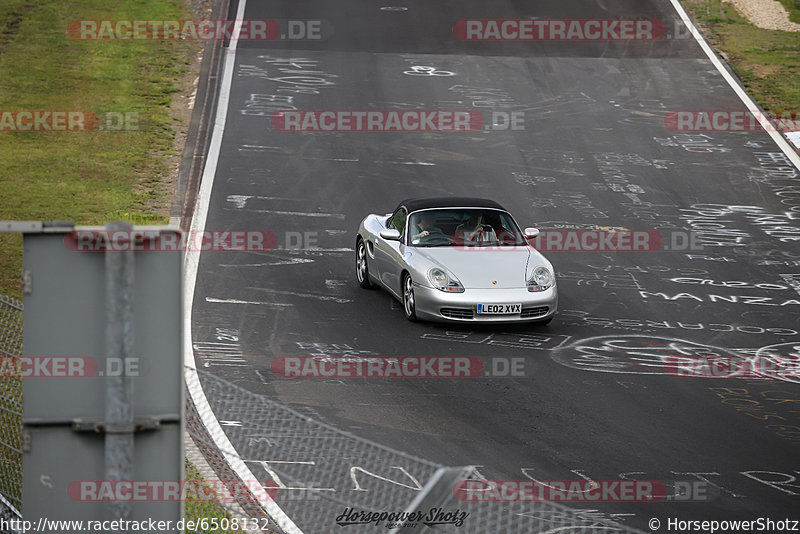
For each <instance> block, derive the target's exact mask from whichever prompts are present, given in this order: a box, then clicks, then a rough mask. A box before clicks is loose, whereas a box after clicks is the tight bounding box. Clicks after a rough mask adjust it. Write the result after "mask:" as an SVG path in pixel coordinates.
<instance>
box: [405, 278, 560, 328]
mask: <svg viewBox="0 0 800 534" xmlns="http://www.w3.org/2000/svg"><path fill="white" fill-rule="evenodd" d="M414 297H415V300H416V307H417V310H416V311H417V317H418V318H420V319H425V320H428V321H446V322H458V323H524V322H538V321H543V320H546V319H549V318H550V317H552V316H554V315H555V314H556V310H557V308H558V285H557V284H556V285H554V286H553V287H551V288H550V289H546V290H544V291H539V292H536V293H533V292H530V291H528V290H527V288H524V287H522V288H513V289H467V290H466V291H464V292H463V293H445V292H443V291H439V290H438V289H434V288H432V287H426V286H422V285H417V284H414ZM510 303H521V304H522V313H517V314H508V315H506V314H503V315H479V314H478V313H477V309H478V304H510Z"/></svg>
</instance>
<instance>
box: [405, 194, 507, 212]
mask: <svg viewBox="0 0 800 534" xmlns="http://www.w3.org/2000/svg"><path fill="white" fill-rule="evenodd" d="M399 206H405V207H406V209H407V210H408V212H409V213H411V212H414V211H418V210H424V209H430V208H494V209H499V210H503V211H506V209H505V208H504V207H503V206H501V205H500V204H498V203H497V202H495V201H494V200H488V199H485V198H472V197H431V198H409V199H406V200H404V201H402V202H401V203H400V204H399V205H398V207H399Z"/></svg>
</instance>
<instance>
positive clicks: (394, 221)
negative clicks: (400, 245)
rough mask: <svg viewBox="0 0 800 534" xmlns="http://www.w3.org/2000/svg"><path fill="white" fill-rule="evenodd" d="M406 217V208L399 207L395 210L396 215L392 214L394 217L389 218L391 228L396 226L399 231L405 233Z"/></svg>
mask: <svg viewBox="0 0 800 534" xmlns="http://www.w3.org/2000/svg"><path fill="white" fill-rule="evenodd" d="M406 217H407V214H406V210H405V208H400V209H398V210H397V211H396V212H394V215H392V218H391V219H390V220H389V228H395V229H397V231H398V232H400V235H403V230H405V228H406Z"/></svg>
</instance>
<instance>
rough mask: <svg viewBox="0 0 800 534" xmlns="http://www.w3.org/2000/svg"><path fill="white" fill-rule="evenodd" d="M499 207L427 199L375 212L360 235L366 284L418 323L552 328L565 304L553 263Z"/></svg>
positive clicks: (359, 264)
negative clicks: (535, 324)
mask: <svg viewBox="0 0 800 534" xmlns="http://www.w3.org/2000/svg"><path fill="white" fill-rule="evenodd" d="M538 233H539V231H538V230H537V229H535V228H526V229H525V230H524V231H521V230H520V228H519V226H517V223H516V222H515V221H514V218H513V217H511V215H510V214H509V213H508V211H506V210H505V209H503V207H502V206H501V205H499V204H498V203H496V202H494V201H491V200H486V199H480V198H457V197H443V198H420V199H409V200H404V201H403V202H401V203H400V204H399V205H398V206H397V209H395V210H394V212H393V213H389V214H386V215H375V214H372V215H368V216H367V217H366V218H365V219H364V220H363V221H361V225H360V226H359V228H358V235H357V236H356V277H357V279H358V282H359V284H360V285H361V287H363V288H365V289H369V288H372V287H375V286H376V285H379V286H382V287H383V288H385V289H386V290H387V291H389V293H391V294H392V295H393V296H394V297H395V298H396V299H398V300H399V301H400V302H401V303H402V304H403V311H404V312H405V315H406V318H407V319H408V320H410V321H416V320H417V319H428V320H433V321H457V322H524V321H528V322H538V323H544V324H546V323H549V322H550V320H551V319H552V318H553V316H554V315H555V313H556V308H557V307H558V291H557V288H556V279H555V275H554V271H553V266H552V265H551V264H550V262H549V261H547V259H545V257H544V256H542V255H541V254H540V253H539V252H538V251H537V250H536V249H534V248H533V247H532V246H531V245H530V244H529V243H528V240H529V239H533V238H534V237H536V235H538Z"/></svg>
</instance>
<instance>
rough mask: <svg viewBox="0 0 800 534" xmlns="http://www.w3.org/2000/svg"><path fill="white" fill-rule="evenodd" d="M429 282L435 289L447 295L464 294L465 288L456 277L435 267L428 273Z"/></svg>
mask: <svg viewBox="0 0 800 534" xmlns="http://www.w3.org/2000/svg"><path fill="white" fill-rule="evenodd" d="M428 280H430V281H431V284H432V285H433V287H435V288H436V289H438V290H439V291H444V292H445V293H463V292H464V286H462V285H461V282H459V281H458V280H457V279H456V277H455V276H450V275H449V274H447V272H445V271H444V270H442V269H440V268H438V267H434V268H433V269H431V270H430V271H428Z"/></svg>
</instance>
